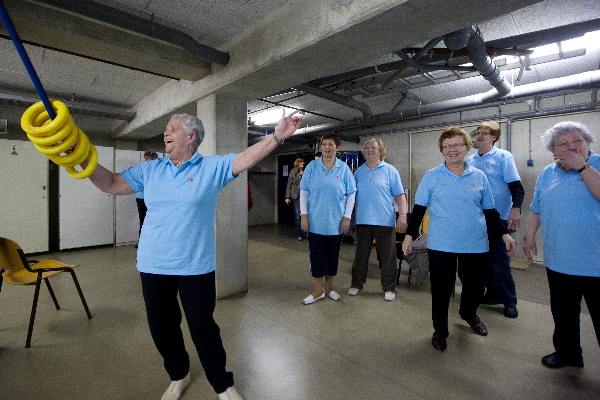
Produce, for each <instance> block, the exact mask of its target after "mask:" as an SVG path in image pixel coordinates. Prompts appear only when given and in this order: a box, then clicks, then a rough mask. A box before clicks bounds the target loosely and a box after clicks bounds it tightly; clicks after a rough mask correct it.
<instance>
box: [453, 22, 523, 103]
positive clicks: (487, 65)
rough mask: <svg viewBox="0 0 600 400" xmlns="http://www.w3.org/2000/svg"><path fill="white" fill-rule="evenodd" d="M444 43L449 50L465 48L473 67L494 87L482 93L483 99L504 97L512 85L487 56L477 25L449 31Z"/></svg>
mask: <svg viewBox="0 0 600 400" xmlns="http://www.w3.org/2000/svg"><path fill="white" fill-rule="evenodd" d="M444 44H445V45H446V47H447V48H449V49H450V50H460V49H462V48H464V49H465V50H467V54H469V59H470V60H471V63H472V64H473V67H474V68H475V69H476V70H477V71H479V73H480V74H481V76H482V77H483V78H484V79H485V80H487V81H488V82H489V83H490V85H492V86H493V87H494V88H495V89H496V90H490V91H488V92H486V93H484V94H483V96H484V101H487V100H491V99H493V98H496V97H504V96H506V95H507V94H509V93H510V91H511V90H512V86H511V84H510V83H508V82H507V81H506V79H504V76H503V75H502V73H501V72H500V70H499V69H498V67H497V66H496V64H494V61H492V58H491V57H490V56H488V54H487V50H486V47H485V42H484V41H483V38H482V37H481V32H480V31H479V28H478V27H476V26H470V27H468V28H464V29H461V30H458V31H456V32H452V33H449V34H448V35H446V36H445V37H444Z"/></svg>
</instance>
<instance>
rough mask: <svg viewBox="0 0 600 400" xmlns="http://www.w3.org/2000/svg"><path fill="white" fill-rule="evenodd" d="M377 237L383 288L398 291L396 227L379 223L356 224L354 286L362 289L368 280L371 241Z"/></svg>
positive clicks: (385, 290) (376, 242)
mask: <svg viewBox="0 0 600 400" xmlns="http://www.w3.org/2000/svg"><path fill="white" fill-rule="evenodd" d="M373 239H375V248H376V250H377V258H378V259H379V268H380V269H381V288H382V289H383V291H384V292H394V293H395V292H396V278H397V275H398V269H397V267H396V231H395V228H392V227H389V226H379V225H356V253H355V254H354V263H353V264H352V287H354V288H357V289H362V287H363V285H364V284H365V282H366V281H367V270H368V268H369V256H370V254H371V243H373Z"/></svg>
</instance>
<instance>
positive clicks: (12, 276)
mask: <svg viewBox="0 0 600 400" xmlns="http://www.w3.org/2000/svg"><path fill="white" fill-rule="evenodd" d="M78 266H79V264H74V265H73V264H66V263H63V262H60V261H58V260H42V261H40V262H38V263H35V264H32V265H31V269H33V270H36V269H39V268H60V267H69V268H75V267H78ZM61 272H64V271H48V272H42V279H44V278H48V277H50V276H53V275H56V274H59V273H61ZM3 276H4V280H5V282H6V283H9V284H13V285H32V284H35V282H36V280H37V274H36V273H34V272H29V271H27V270H26V269H19V270H17V271H4V274H3Z"/></svg>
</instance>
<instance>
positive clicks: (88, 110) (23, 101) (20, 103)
mask: <svg viewBox="0 0 600 400" xmlns="http://www.w3.org/2000/svg"><path fill="white" fill-rule="evenodd" d="M54 98H56V97H54ZM38 101H39V99H37V98H35V97H26V96H19V95H15V94H7V93H0V104H4V105H9V106H15V107H29V106H31V105H33V104H35V103H37V102H38ZM63 101H64V102H65V104H70V103H71V102H70V101H69V100H67V99H63ZM69 111H71V112H72V113H73V114H81V115H89V116H94V117H100V118H107V119H118V120H121V121H127V122H131V121H133V120H134V119H135V112H128V111H121V110H118V109H113V108H109V107H106V106H100V105H94V104H90V105H86V104H81V103H79V104H74V105H69Z"/></svg>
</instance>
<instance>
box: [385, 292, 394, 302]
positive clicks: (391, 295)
mask: <svg viewBox="0 0 600 400" xmlns="http://www.w3.org/2000/svg"><path fill="white" fill-rule="evenodd" d="M383 298H384V299H385V300H386V301H394V300H395V299H396V293H394V292H385V294H384V295H383Z"/></svg>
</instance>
